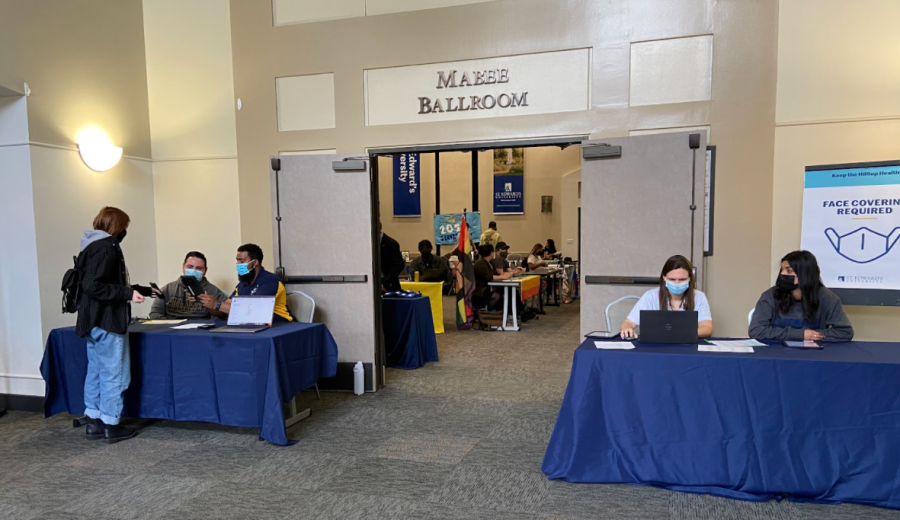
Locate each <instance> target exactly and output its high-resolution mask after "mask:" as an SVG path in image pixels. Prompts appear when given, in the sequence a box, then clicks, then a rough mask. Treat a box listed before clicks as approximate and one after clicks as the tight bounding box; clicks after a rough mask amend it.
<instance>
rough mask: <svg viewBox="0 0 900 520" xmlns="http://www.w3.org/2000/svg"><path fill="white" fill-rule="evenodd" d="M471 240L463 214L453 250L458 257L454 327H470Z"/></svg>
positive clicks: (472, 280) (473, 282)
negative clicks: (457, 239) (457, 240)
mask: <svg viewBox="0 0 900 520" xmlns="http://www.w3.org/2000/svg"><path fill="white" fill-rule="evenodd" d="M471 253H472V241H471V240H470V237H469V228H468V226H466V216H465V214H463V217H462V223H461V224H460V226H459V243H458V244H457V246H456V251H454V252H453V254H454V255H456V256H457V257H458V258H459V262H458V263H457V264H456V270H457V273H458V274H457V276H456V285H457V287H456V328H457V329H458V330H468V329H470V328H472V322H473V321H474V314H475V313H474V311H473V310H472V293H473V292H475V266H474V265H473V264H472V257H471V256H469V255H470V254H471Z"/></svg>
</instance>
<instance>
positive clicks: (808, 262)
mask: <svg viewBox="0 0 900 520" xmlns="http://www.w3.org/2000/svg"><path fill="white" fill-rule="evenodd" d="M781 261H782V262H787V263H788V265H790V266H791V269H793V270H794V274H795V275H797V281H798V282H799V283H800V303H801V304H803V319H804V320H806V321H807V322H809V323H814V322H815V321H816V315H817V314H818V312H819V289H820V288H821V287H825V284H824V283H822V276H821V273H820V271H819V262H817V261H816V256H815V255H813V254H812V253H810V252H809V251H794V252H793V253H788V254H786V255H784V258H782V259H781ZM778 272H779V273H781V265H780V264H779V266H778ZM774 296H775V301H776V302H778V310H780V311H781V312H782V313H783V314H787V313H788V312H790V311H791V306H792V305H794V302H795V301H796V300H794V297H793V296H792V295H791V292H790V291H785V290H784V289H781V288H779V287H778V285H775V293H774Z"/></svg>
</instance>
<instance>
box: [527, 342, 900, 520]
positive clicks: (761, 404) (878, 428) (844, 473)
mask: <svg viewBox="0 0 900 520" xmlns="http://www.w3.org/2000/svg"><path fill="white" fill-rule="evenodd" d="M636 345H638V347H637V348H636V349H635V350H618V351H616V350H598V349H596V348H595V347H594V344H593V341H586V342H584V343H583V344H582V345H581V346H580V347H579V348H578V350H576V351H575V356H574V360H573V362H572V374H571V377H570V379H569V385H568V388H567V389H566V394H565V397H564V399H563V403H562V407H561V409H560V412H559V417H558V418H557V421H556V427H555V428H554V430H553V435H552V437H551V438H550V444H549V446H548V447H547V453H546V455H545V456H544V462H543V466H542V470H543V471H544V473H546V474H547V475H548V476H549V477H550V478H551V479H557V478H558V479H563V480H566V481H568V482H596V483H627V484H643V485H653V486H659V487H665V488H668V489H671V490H675V491H687V492H695V493H711V494H713V495H718V496H724V497H730V498H739V499H744V500H759V501H762V500H767V499H769V498H772V497H777V496H788V497H789V498H791V499H794V500H800V501H813V502H824V503H840V502H854V503H859V504H868V505H874V506H881V507H889V508H900V343H864V342H850V343H841V344H827V345H826V348H825V349H824V350H806V351H800V350H793V349H787V348H784V347H781V346H775V345H772V346H765V347H756V349H755V350H756V352H755V353H754V354H725V353H703V352H697V347H696V345H694V346H650V345H642V344H640V343H636Z"/></svg>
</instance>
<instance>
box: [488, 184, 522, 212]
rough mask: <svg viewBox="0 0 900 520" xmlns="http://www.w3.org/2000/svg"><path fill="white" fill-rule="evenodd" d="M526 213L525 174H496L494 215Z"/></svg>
mask: <svg viewBox="0 0 900 520" xmlns="http://www.w3.org/2000/svg"><path fill="white" fill-rule="evenodd" d="M523 213H525V176H524V175H494V215H511V214H512V215H521V214H523Z"/></svg>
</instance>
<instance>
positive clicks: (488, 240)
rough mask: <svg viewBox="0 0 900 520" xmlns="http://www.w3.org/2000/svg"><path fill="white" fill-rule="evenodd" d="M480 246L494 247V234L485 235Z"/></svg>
mask: <svg viewBox="0 0 900 520" xmlns="http://www.w3.org/2000/svg"><path fill="white" fill-rule="evenodd" d="M481 245H483V246H496V244H494V233H485V234H484V240H482V241H481Z"/></svg>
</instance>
